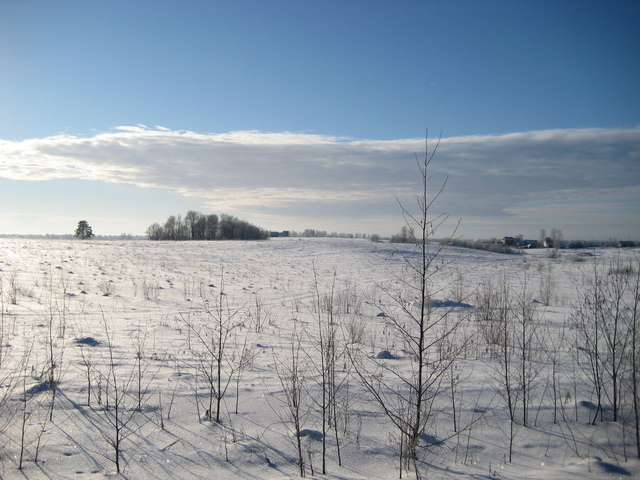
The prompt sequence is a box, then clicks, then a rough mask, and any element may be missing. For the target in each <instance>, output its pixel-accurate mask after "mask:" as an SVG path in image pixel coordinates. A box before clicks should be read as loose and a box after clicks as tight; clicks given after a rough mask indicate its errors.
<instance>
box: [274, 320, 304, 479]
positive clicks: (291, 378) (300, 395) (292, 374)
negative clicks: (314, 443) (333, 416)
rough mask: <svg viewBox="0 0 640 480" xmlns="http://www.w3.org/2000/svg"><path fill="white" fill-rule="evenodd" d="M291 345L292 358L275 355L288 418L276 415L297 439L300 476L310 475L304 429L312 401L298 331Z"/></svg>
mask: <svg viewBox="0 0 640 480" xmlns="http://www.w3.org/2000/svg"><path fill="white" fill-rule="evenodd" d="M288 343H289V348H290V350H289V352H288V355H283V356H282V357H277V356H276V355H275V353H274V366H275V370H276V374H277V375H278V379H279V381H280V386H281V387H282V394H283V395H284V398H283V399H282V403H283V405H284V410H285V413H284V414H280V413H278V412H277V411H276V413H277V414H278V415H279V416H280V418H281V419H282V421H283V423H284V424H285V425H286V427H287V429H288V431H289V433H290V434H291V435H292V436H293V443H294V446H295V450H296V456H297V459H298V468H299V472H300V476H301V477H304V476H305V475H306V464H305V460H304V449H303V444H302V435H301V433H302V425H303V424H304V422H305V420H306V418H307V416H308V414H309V405H308V402H309V399H308V392H307V387H306V383H307V369H306V368H305V366H304V365H305V363H304V361H303V358H302V344H301V338H300V333H299V332H298V330H297V328H295V327H294V331H293V333H292V335H291V339H290V341H289V342H288Z"/></svg>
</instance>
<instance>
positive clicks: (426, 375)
mask: <svg viewBox="0 0 640 480" xmlns="http://www.w3.org/2000/svg"><path fill="white" fill-rule="evenodd" d="M439 144H440V139H438V141H437V142H436V145H435V147H434V148H433V150H432V151H430V150H429V146H430V145H429V141H428V135H427V137H426V139H425V155H424V158H423V159H422V160H420V159H419V158H418V156H417V155H416V163H417V164H418V169H419V172H420V174H419V178H420V180H421V185H420V187H421V189H420V193H419V195H418V196H417V209H416V213H412V212H411V211H410V210H409V209H408V208H407V207H405V205H403V204H402V202H400V201H399V200H398V203H399V204H400V208H401V210H402V213H403V216H404V219H405V227H406V228H403V231H404V232H411V234H410V235H409V234H407V235H405V237H406V238H407V239H410V240H411V243H412V244H413V247H414V251H412V252H406V250H405V251H404V252H405V253H403V251H400V252H399V253H400V254H401V255H402V256H403V259H404V261H405V263H406V266H407V272H408V276H407V277H406V278H402V279H399V283H400V284H401V287H400V290H398V289H396V288H394V287H393V286H388V285H378V288H379V289H380V291H381V292H382V293H383V295H384V297H385V301H384V302H383V303H382V304H379V305H378V306H379V307H380V308H381V309H382V310H383V313H384V317H383V318H384V320H385V322H386V324H385V326H386V328H387V329H388V330H389V331H390V332H392V334H393V336H394V339H395V341H397V342H398V344H399V345H400V346H401V347H402V349H403V351H405V352H407V353H408V356H409V358H410V359H411V369H410V372H409V373H405V372H404V371H403V370H402V369H400V368H398V365H397V362H396V360H389V359H384V358H381V359H378V358H371V357H369V356H367V355H366V354H365V352H364V351H363V350H362V349H357V348H355V349H351V350H349V352H350V356H351V359H352V362H353V365H354V367H355V371H356V374H357V376H358V377H359V379H360V381H361V382H362V384H363V386H364V387H365V389H366V390H367V391H368V393H369V395H370V396H371V398H372V399H373V400H374V401H375V403H377V405H378V406H379V407H380V409H381V410H382V411H383V412H384V414H385V415H386V416H387V418H388V419H389V420H390V422H391V423H392V424H393V425H394V426H395V428H396V429H397V431H398V435H399V444H400V458H401V464H400V475H401V476H402V471H403V469H404V470H410V469H411V468H413V470H414V472H415V476H416V478H420V468H419V453H420V450H421V447H420V439H421V438H422V437H423V435H424V434H425V433H427V432H426V430H427V428H428V425H429V423H430V422H431V421H433V418H434V415H435V413H436V412H435V411H434V409H433V407H434V403H435V401H436V399H438V398H439V397H441V396H444V395H445V394H446V392H447V391H449V389H450V383H449V381H448V380H449V379H448V377H447V375H448V372H450V368H451V365H452V364H453V362H454V361H455V359H456V358H457V356H458V354H459V353H460V351H461V349H462V348H463V346H462V345H460V344H459V343H456V342H450V343H449V345H450V346H454V347H453V348H443V347H442V344H443V343H444V342H447V341H449V340H451V339H452V338H453V337H454V335H455V333H456V330H457V328H458V326H459V325H460V324H461V322H462V321H463V318H464V316H465V315H464V314H459V313H458V312H454V309H453V308H446V307H445V308H435V306H434V303H433V302H432V300H433V299H434V296H435V295H436V294H437V293H439V290H438V287H436V284H435V282H434V280H435V276H436V275H437V274H438V272H439V270H440V269H441V268H442V266H443V261H444V260H442V259H441V258H440V257H441V253H442V250H443V249H444V248H446V247H447V245H448V243H447V242H430V240H432V239H433V237H434V235H435V233H436V231H437V230H438V228H439V227H441V226H442V225H443V224H444V223H445V222H446V221H447V220H448V218H449V215H448V214H446V213H443V214H439V215H436V216H432V213H431V210H432V207H433V204H434V202H435V201H436V200H437V199H438V198H439V197H440V195H441V194H442V192H443V190H444V188H445V185H446V180H445V182H444V183H443V184H442V185H441V187H440V188H439V189H438V190H437V191H436V193H435V195H430V194H431V192H430V188H429V186H430V184H429V181H430V176H429V173H428V170H429V166H430V164H431V161H432V160H433V158H434V155H435V153H436V151H437V149H438V146H439ZM456 230H457V227H456ZM453 236H455V231H454V235H453ZM394 362H396V364H394ZM397 385H399V386H397ZM432 437H434V436H430V437H428V438H432Z"/></svg>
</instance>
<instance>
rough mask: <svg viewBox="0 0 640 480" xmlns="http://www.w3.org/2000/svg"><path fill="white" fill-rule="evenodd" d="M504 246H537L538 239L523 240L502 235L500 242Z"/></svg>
mask: <svg viewBox="0 0 640 480" xmlns="http://www.w3.org/2000/svg"><path fill="white" fill-rule="evenodd" d="M500 243H502V245H504V246H505V247H516V248H538V246H539V245H538V240H524V239H522V238H519V237H504V238H503V239H502V240H501V242H500Z"/></svg>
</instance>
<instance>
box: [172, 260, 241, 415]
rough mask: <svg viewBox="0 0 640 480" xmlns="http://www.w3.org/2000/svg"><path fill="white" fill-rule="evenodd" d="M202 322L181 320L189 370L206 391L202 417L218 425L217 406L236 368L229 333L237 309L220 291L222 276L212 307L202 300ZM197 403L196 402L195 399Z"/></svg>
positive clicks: (236, 322)
mask: <svg viewBox="0 0 640 480" xmlns="http://www.w3.org/2000/svg"><path fill="white" fill-rule="evenodd" d="M202 303H203V310H204V318H202V319H200V321H198V318H192V317H194V315H189V316H188V317H186V318H185V317H184V316H183V317H182V318H183V320H185V321H186V323H187V328H188V330H189V337H190V341H189V343H190V345H191V347H190V351H191V353H192V355H193V357H194V365H193V368H194V369H195V370H196V371H197V373H198V374H199V376H201V377H202V378H204V380H205V382H206V384H207V387H208V391H209V397H208V406H207V408H206V411H205V416H206V417H207V420H208V421H215V422H216V423H220V420H221V413H222V412H221V405H222V400H223V398H224V396H225V395H226V393H227V390H228V388H229V385H230V384H231V381H232V380H233V377H234V374H235V370H236V365H235V364H234V362H233V355H232V350H233V349H232V345H231V341H232V340H233V338H234V337H233V332H234V331H235V330H236V329H237V328H239V327H240V325H241V322H240V320H239V318H238V317H239V314H240V312H241V310H240V309H239V308H233V309H232V308H231V307H230V305H229V302H228V300H227V296H226V293H225V291H224V272H223V274H222V276H221V281H220V291H219V292H218V294H217V298H216V299H215V302H213V306H210V305H209V303H208V302H205V301H204V299H203V302H202ZM196 402H197V399H196Z"/></svg>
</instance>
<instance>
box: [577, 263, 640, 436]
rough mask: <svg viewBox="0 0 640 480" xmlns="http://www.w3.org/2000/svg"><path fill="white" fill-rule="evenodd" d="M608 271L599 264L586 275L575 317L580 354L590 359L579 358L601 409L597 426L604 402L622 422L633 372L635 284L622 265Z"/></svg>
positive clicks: (596, 415) (616, 418) (579, 293)
mask: <svg viewBox="0 0 640 480" xmlns="http://www.w3.org/2000/svg"><path fill="white" fill-rule="evenodd" d="M608 267H609V268H608V271H607V266H606V265H605V263H604V262H602V261H599V260H596V261H594V263H593V269H592V270H591V271H587V272H585V274H584V278H583V284H582V285H580V286H579V287H578V288H579V291H578V300H577V304H576V305H574V307H573V314H572V324H573V326H574V328H575V332H576V338H577V342H578V347H579V352H581V353H582V354H583V355H582V357H583V358H584V357H586V359H583V358H580V356H579V364H580V365H581V367H582V368H583V370H584V371H585V373H587V376H588V378H589V380H590V382H591V383H592V385H593V387H594V390H595V393H596V399H597V407H596V410H595V414H594V417H593V419H592V421H591V423H592V424H594V425H595V422H596V420H597V417H598V414H599V415H600V420H601V421H603V402H604V400H607V401H608V402H609V403H610V405H611V409H612V414H613V418H612V420H613V421H614V422H617V421H618V415H619V413H620V408H621V404H622V398H621V396H622V385H623V377H624V372H625V371H626V370H627V369H629V368H630V365H629V360H630V358H631V355H630V354H629V349H630V347H631V342H632V341H633V331H632V330H633V328H632V321H631V316H630V315H629V314H628V313H629V307H631V306H632V305H633V301H632V300H630V298H632V297H633V295H632V293H633V292H632V283H631V282H630V279H629V275H628V274H627V273H625V272H626V270H625V269H623V268H621V265H620V263H619V261H614V262H612V263H611V264H610V265H609V266H608ZM580 360H581V361H580Z"/></svg>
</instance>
